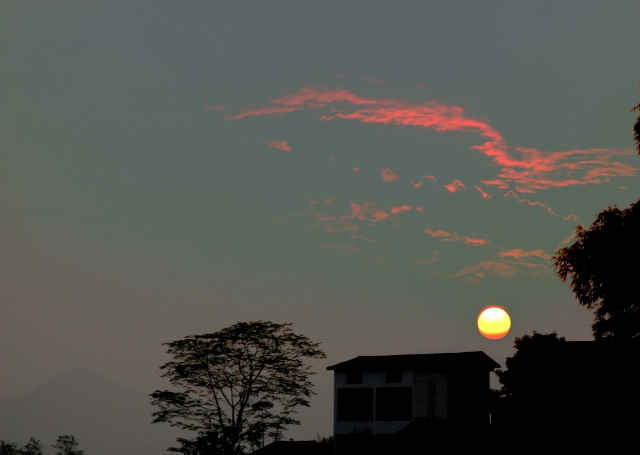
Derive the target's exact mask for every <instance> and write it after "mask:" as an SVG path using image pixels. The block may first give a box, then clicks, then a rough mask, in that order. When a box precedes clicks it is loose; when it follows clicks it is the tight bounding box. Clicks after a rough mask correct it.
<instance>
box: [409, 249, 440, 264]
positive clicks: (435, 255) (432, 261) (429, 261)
mask: <svg viewBox="0 0 640 455" xmlns="http://www.w3.org/2000/svg"><path fill="white" fill-rule="evenodd" d="M439 260H440V251H437V250H436V251H434V252H433V256H431V257H430V258H424V259H418V260H417V261H414V262H413V264H414V265H417V266H420V267H427V266H430V265H432V264H435V263H436V262H438V261H439Z"/></svg>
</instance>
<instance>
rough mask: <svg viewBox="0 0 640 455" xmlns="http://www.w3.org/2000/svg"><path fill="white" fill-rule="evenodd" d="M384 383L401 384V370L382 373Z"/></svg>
mask: <svg viewBox="0 0 640 455" xmlns="http://www.w3.org/2000/svg"><path fill="white" fill-rule="evenodd" d="M384 382H386V383H387V384H399V383H401V382H402V370H387V371H385V373H384Z"/></svg>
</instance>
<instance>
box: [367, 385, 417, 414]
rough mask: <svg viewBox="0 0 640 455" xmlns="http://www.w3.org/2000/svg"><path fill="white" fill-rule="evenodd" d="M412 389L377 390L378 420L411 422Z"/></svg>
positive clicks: (392, 388)
mask: <svg viewBox="0 0 640 455" xmlns="http://www.w3.org/2000/svg"><path fill="white" fill-rule="evenodd" d="M411 395H412V389H411V387H378V388H376V420H402V421H406V420H411V417H412V407H411V399H412V397H411Z"/></svg>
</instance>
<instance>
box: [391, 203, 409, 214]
mask: <svg viewBox="0 0 640 455" xmlns="http://www.w3.org/2000/svg"><path fill="white" fill-rule="evenodd" d="M409 210H411V206H410V205H399V206H397V207H391V213H393V214H394V215H395V214H397V213H402V212H408V211H409Z"/></svg>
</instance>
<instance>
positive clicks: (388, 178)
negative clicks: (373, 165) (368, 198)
mask: <svg viewBox="0 0 640 455" xmlns="http://www.w3.org/2000/svg"><path fill="white" fill-rule="evenodd" d="M380 178H381V179H382V181H383V182H395V181H396V180H398V179H399V178H400V176H399V175H398V174H396V173H395V172H393V171H392V170H391V169H390V168H388V167H385V168H383V169H380Z"/></svg>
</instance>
